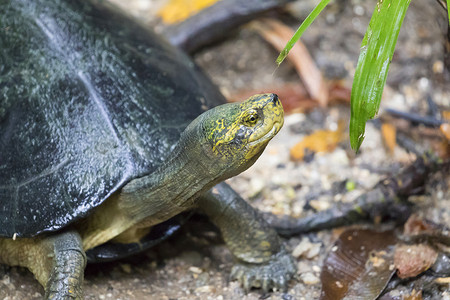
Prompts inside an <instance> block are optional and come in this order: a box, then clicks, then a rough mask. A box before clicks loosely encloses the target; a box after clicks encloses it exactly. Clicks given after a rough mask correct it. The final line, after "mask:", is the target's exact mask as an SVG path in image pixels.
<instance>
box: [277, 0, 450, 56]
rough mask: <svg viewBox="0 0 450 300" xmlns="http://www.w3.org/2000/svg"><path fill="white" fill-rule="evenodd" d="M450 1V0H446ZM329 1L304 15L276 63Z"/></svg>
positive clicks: (285, 54) (287, 52)
mask: <svg viewBox="0 0 450 300" xmlns="http://www.w3.org/2000/svg"><path fill="white" fill-rule="evenodd" d="M447 1H450V0H447ZM329 2H330V0H321V1H320V3H319V4H317V6H316V7H315V8H314V9H313V11H312V12H311V13H310V14H309V15H308V16H307V17H306V19H305V20H304V21H303V22H302V24H300V26H299V27H298V29H297V31H296V32H295V33H294V35H293V36H292V38H291V39H290V40H289V42H287V44H286V46H285V47H284V49H283V50H282V51H281V52H280V55H278V58H277V64H278V65H280V64H281V63H282V62H283V60H284V59H285V58H286V56H287V55H288V54H289V51H291V49H292V47H294V45H295V43H296V42H297V41H298V40H299V39H300V37H301V36H302V34H303V32H305V30H306V28H308V27H309V25H311V23H312V22H313V21H314V20H315V19H316V17H317V16H318V15H319V14H320V12H321V11H322V10H323V9H324V8H325V6H327V4H328V3H329Z"/></svg>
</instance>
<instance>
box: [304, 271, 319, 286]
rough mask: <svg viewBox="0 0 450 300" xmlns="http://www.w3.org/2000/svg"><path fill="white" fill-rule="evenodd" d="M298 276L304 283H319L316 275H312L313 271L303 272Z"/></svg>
mask: <svg viewBox="0 0 450 300" xmlns="http://www.w3.org/2000/svg"><path fill="white" fill-rule="evenodd" d="M300 278H301V279H302V281H303V283H305V284H309V285H312V284H317V283H319V278H318V277H317V276H316V275H314V274H313V273H309V272H308V273H304V274H302V275H301V276H300Z"/></svg>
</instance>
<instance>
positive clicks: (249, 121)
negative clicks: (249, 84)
mask: <svg viewBox="0 0 450 300" xmlns="http://www.w3.org/2000/svg"><path fill="white" fill-rule="evenodd" d="M258 119H259V116H258V113H257V112H256V111H254V110H252V111H250V112H249V113H248V114H247V115H246V116H245V117H244V124H245V125H247V126H253V125H255V124H256V122H257V121H258Z"/></svg>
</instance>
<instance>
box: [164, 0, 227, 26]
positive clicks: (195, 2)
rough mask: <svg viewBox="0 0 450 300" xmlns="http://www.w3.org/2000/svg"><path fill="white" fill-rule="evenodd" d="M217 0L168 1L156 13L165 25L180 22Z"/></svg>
mask: <svg viewBox="0 0 450 300" xmlns="http://www.w3.org/2000/svg"><path fill="white" fill-rule="evenodd" d="M217 1H218V0H169V1H168V3H167V4H166V5H164V6H163V7H162V8H161V9H160V10H159V11H158V13H157V15H158V16H159V17H161V19H162V20H163V22H164V23H166V24H173V23H178V22H181V21H183V20H185V19H187V18H188V17H190V16H192V15H194V14H196V13H198V12H199V11H201V10H202V9H204V8H206V7H208V6H211V5H213V4H214V3H216V2H217Z"/></svg>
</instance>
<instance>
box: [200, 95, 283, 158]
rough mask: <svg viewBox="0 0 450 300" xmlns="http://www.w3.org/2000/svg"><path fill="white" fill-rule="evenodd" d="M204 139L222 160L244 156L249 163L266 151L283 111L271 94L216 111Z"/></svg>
mask: <svg viewBox="0 0 450 300" xmlns="http://www.w3.org/2000/svg"><path fill="white" fill-rule="evenodd" d="M216 114H217V115H213V116H214V117H219V118H217V119H216V120H215V121H214V122H211V123H210V125H209V126H208V134H207V137H208V139H209V141H211V145H212V150H213V152H214V153H215V154H217V155H220V156H222V157H224V158H229V157H236V156H237V155H241V154H244V153H243V152H242V151H244V152H246V153H245V155H244V156H241V157H242V159H245V160H248V159H250V158H251V157H252V156H254V155H255V154H256V153H258V152H260V151H262V149H264V148H265V146H266V145H267V143H268V141H269V140H270V139H271V138H272V137H273V136H274V135H275V134H276V133H277V132H278V131H279V129H280V128H281V126H282V125H283V108H282V106H281V103H280V101H279V100H278V98H277V97H276V96H275V95H273V94H263V95H255V96H252V97H250V98H249V99H247V100H246V101H244V102H242V103H233V104H228V105H225V106H222V107H218V109H217V111H216Z"/></svg>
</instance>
